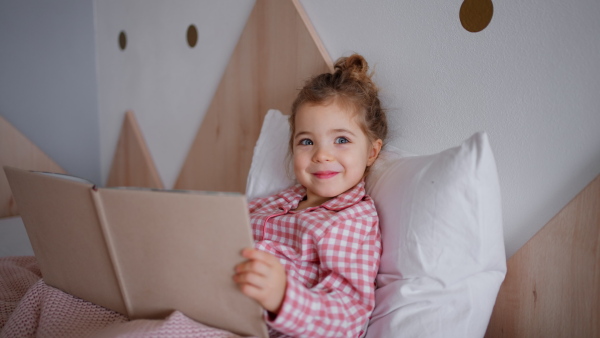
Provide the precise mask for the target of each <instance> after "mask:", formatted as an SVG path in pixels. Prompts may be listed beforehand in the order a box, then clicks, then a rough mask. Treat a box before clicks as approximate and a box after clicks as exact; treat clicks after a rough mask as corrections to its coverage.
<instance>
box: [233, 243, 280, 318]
mask: <svg viewBox="0 0 600 338" xmlns="http://www.w3.org/2000/svg"><path fill="white" fill-rule="evenodd" d="M242 256H244V257H246V258H248V260H247V261H245V262H243V263H240V264H238V265H236V267H235V272H236V273H235V275H234V276H233V280H234V281H235V282H236V283H237V284H238V285H239V287H240V290H241V291H242V293H244V294H245V295H246V296H248V297H250V298H252V299H254V300H256V301H257V302H258V303H259V304H260V305H262V307H263V308H265V309H266V310H267V311H269V312H270V313H272V314H274V315H277V314H278V313H279V310H280V309H281V304H282V303H283V299H284V297H285V289H286V286H287V278H286V273H285V268H284V267H283V265H282V264H281V263H280V262H279V259H278V258H277V257H275V256H273V255H271V254H270V253H268V252H264V251H260V250H256V249H252V248H247V249H244V250H243V251H242Z"/></svg>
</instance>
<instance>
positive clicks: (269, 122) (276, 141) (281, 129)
mask: <svg viewBox="0 0 600 338" xmlns="http://www.w3.org/2000/svg"><path fill="white" fill-rule="evenodd" d="M289 135H290V126H289V123H288V115H283V114H282V113H281V112H280V111H279V110H275V109H271V110H269V111H268V112H267V115H265V119H264V121H263V125H262V128H261V130H260V135H259V136H258V141H256V146H255V147H254V154H253V155H252V163H251V164H250V172H249V173H248V181H247V182H246V197H247V198H248V200H252V199H254V198H257V197H266V196H271V195H273V194H276V193H278V192H280V191H282V190H283V189H285V188H287V187H289V186H291V185H293V184H294V183H295V180H294V179H293V178H292V177H290V175H293V170H292V169H291V168H289V169H288V168H287V166H288V164H289V163H287V161H286V156H287V153H288V144H289Z"/></svg>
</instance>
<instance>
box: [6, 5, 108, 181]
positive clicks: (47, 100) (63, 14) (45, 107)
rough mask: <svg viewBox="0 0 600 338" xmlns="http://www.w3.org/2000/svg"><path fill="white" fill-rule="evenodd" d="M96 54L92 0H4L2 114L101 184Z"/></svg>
mask: <svg viewBox="0 0 600 338" xmlns="http://www.w3.org/2000/svg"><path fill="white" fill-rule="evenodd" d="M95 54H96V52H95V43H94V10H93V2H92V0H87V1H84V0H53V1H33V0H0V115H2V116H3V117H4V118H6V120H8V121H9V122H10V123H11V124H13V125H14V126H15V127H16V128H17V129H18V130H20V131H21V132H22V133H24V134H25V135H26V136H27V137H29V139H30V140H32V141H33V142H34V143H35V144H36V145H37V146H38V147H40V148H41V149H42V150H43V151H44V152H46V154H48V155H49V156H50V157H51V158H52V159H54V161H56V162H57V163H58V164H59V165H60V166H61V167H63V168H64V169H65V170H67V171H68V172H70V173H72V174H75V175H79V176H82V177H85V178H88V179H91V180H94V181H100V158H99V152H100V137H99V136H100V135H99V131H98V101H97V87H96V73H95Z"/></svg>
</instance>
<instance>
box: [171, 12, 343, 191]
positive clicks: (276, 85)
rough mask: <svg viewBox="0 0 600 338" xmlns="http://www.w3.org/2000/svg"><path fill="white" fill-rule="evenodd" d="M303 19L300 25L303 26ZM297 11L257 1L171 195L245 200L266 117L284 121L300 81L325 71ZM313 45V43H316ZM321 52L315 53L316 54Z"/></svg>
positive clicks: (311, 34) (328, 64)
mask: <svg viewBox="0 0 600 338" xmlns="http://www.w3.org/2000/svg"><path fill="white" fill-rule="evenodd" d="M303 18H304V19H303ZM305 20H308V19H307V17H306V14H305V13H303V10H302V7H301V6H300V5H299V3H297V2H296V3H294V2H292V1H290V0H257V1H256V4H255V6H254V8H253V10H252V13H251V14H250V17H249V19H248V22H247V23H246V27H245V28H244V31H243V32H242V35H241V37H240V40H239V41H238V44H237V46H236V48H235V50H234V52H233V55H232V57H231V59H230V60H229V64H228V65H227V68H226V70H225V73H224V75H223V77H222V79H221V82H220V84H219V86H218V88H217V91H216V93H215V96H214V97H213V100H212V102H211V105H210V107H209V108H208V110H207V112H206V115H205V117H204V121H203V122H202V125H201V126H200V129H199V131H198V134H197V135H196V138H195V140H194V142H193V145H192V147H191V149H190V151H189V153H188V156H187V159H186V161H185V163H184V165H183V168H182V170H181V172H180V174H179V177H178V179H177V182H176V184H175V187H176V188H178V189H195V190H220V191H237V192H244V191H245V188H246V177H247V175H248V171H249V170H250V162H251V160H252V154H253V151H254V145H255V144H256V140H257V139H258V135H259V133H260V128H261V125H262V121H263V118H264V116H265V114H266V113H267V110H268V109H279V110H281V111H282V112H284V113H286V114H289V112H290V107H291V104H292V102H293V100H294V98H295V96H296V94H297V92H298V90H299V89H300V88H301V87H302V85H303V83H304V81H305V80H306V79H307V78H309V77H310V76H312V75H315V74H319V73H323V72H326V71H328V70H329V69H331V68H332V65H331V61H330V59H329V58H327V60H325V59H324V57H323V55H324V54H323V53H325V54H326V52H325V50H324V48H323V47H322V44H321V43H320V42H318V43H317V42H315V41H318V37H316V33H315V32H314V29H312V27H311V28H310V30H309V28H307V26H306V24H305ZM315 39H316V40H315ZM319 47H320V48H319Z"/></svg>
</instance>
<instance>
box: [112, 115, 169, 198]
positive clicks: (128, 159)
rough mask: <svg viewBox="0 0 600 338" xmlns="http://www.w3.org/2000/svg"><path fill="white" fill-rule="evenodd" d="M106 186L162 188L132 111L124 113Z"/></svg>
mask: <svg viewBox="0 0 600 338" xmlns="http://www.w3.org/2000/svg"><path fill="white" fill-rule="evenodd" d="M106 186H108V187H145V188H158V189H163V187H164V185H163V183H162V181H161V179H160V176H159V175H158V171H157V170H156V166H155V165H154V161H153V160H152V156H151V155H150V151H149V150H148V146H147V145H146V141H145V140H144V136H143V135H142V131H141V130H140V127H139V126H138V123H137V120H136V119H135V115H134V114H133V112H132V111H128V112H126V113H125V118H124V119H123V126H122V127H121V134H120V135H119V141H118V143H117V149H116V150H115V155H114V157H113V162H112V167H111V169H110V173H109V176H108V181H107V183H106Z"/></svg>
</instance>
